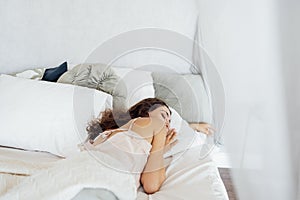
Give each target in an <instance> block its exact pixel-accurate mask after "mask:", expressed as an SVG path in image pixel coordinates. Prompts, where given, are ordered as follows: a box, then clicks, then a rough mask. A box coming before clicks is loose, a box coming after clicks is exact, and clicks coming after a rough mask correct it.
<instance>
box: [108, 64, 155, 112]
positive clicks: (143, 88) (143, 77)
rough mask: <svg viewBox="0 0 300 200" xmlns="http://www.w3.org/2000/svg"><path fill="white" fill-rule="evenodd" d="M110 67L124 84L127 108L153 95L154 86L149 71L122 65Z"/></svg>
mask: <svg viewBox="0 0 300 200" xmlns="http://www.w3.org/2000/svg"><path fill="white" fill-rule="evenodd" d="M112 69H113V70H114V71H115V73H116V74H117V75H118V76H119V77H120V78H121V79H122V80H123V81H124V83H125V85H126V88H127V97H126V106H127V108H129V107H131V106H132V105H134V104H136V103H137V102H139V101H141V100H143V99H146V98H153V97H154V87H153V79H152V76H151V72H149V71H143V70H138V69H129V68H122V67H112Z"/></svg>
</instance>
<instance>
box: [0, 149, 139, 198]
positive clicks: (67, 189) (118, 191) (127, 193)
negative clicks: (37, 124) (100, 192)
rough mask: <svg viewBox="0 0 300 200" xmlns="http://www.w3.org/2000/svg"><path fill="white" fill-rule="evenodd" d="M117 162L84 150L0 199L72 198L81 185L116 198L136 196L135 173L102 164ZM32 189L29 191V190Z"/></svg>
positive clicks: (98, 153)
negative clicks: (111, 194) (104, 191)
mask: <svg viewBox="0 0 300 200" xmlns="http://www.w3.org/2000/svg"><path fill="white" fill-rule="evenodd" d="M111 162H118V161H117V160H114V158H112V157H110V156H108V155H106V154H103V153H101V152H94V151H93V152H88V151H83V152H80V153H78V154H77V155H75V156H73V157H70V158H67V159H64V160H60V161H57V162H55V164H53V166H50V167H48V168H45V169H42V170H40V171H39V172H37V173H34V174H33V175H31V176H28V177H25V178H23V179H22V181H20V182H19V183H17V184H16V185H15V186H14V187H13V188H11V189H10V190H8V191H7V192H6V193H5V194H4V195H2V196H0V199H1V200H2V199H20V200H22V199H37V200H38V199H49V200H50V199H55V200H57V199H64V200H65V199H72V198H73V197H75V196H76V194H78V193H79V192H80V191H81V190H82V189H84V188H103V189H106V190H109V191H111V192H112V193H113V194H114V195H116V196H117V198H118V199H120V200H122V199H124V200H127V199H128V200H132V199H136V195H137V188H136V184H135V178H134V174H129V173H126V172H120V171H117V170H115V169H112V168H109V167H107V166H106V165H105V164H104V163H111ZM28 191H32V192H28Z"/></svg>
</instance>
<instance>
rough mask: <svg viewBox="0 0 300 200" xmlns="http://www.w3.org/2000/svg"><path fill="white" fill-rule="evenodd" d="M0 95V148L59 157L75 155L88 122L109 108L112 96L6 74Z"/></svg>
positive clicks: (0, 79)
mask: <svg viewBox="0 0 300 200" xmlns="http://www.w3.org/2000/svg"><path fill="white" fill-rule="evenodd" d="M0 94H1V98H0V110H1V112H0V122H1V126H0V133H1V134H0V145H3V146H11V147H17V148H22V149H27V150H39V151H47V152H50V153H53V154H56V155H60V156H69V155H71V154H73V153H74V152H78V148H77V144H79V143H81V142H82V141H83V140H84V139H85V138H86V136H87V134H86V131H85V127H86V125H87V123H88V121H90V120H91V119H92V118H93V117H94V116H98V114H99V112H101V111H103V110H104V109H105V108H112V96H111V95H109V94H106V93H104V92H101V91H98V90H94V89H89V88H84V87H79V86H74V85H68V84H59V83H52V82H46V81H36V80H29V79H23V78H17V77H12V76H8V75H1V76H0Z"/></svg>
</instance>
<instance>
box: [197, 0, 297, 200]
mask: <svg viewBox="0 0 300 200" xmlns="http://www.w3.org/2000/svg"><path fill="white" fill-rule="evenodd" d="M197 3H198V9H199V23H198V25H199V29H200V31H199V34H200V36H199V38H200V39H201V44H202V45H203V47H204V49H205V50H206V52H207V53H208V55H209V56H210V58H211V59H212V61H213V62H214V63H215V64H216V68H217V70H218V71H219V73H220V76H221V78H222V80H223V86H224V90H225V97H226V98H225V102H226V104H225V123H224V127H223V131H222V135H223V138H224V145H225V148H226V150H227V153H228V154H229V156H230V159H231V162H232V166H233V169H232V170H233V178H234V183H235V186H236V189H237V193H238V195H239V198H240V199H242V200H244V199H257V200H260V199H262V200H265V199H274V200H282V199H296V191H297V187H298V186H297V183H298V177H299V144H298V143H299V134H298V133H297V132H299V130H300V129H299V125H297V124H299V119H300V118H299V114H298V113H299V102H300V101H299V93H298V94H297V91H298V90H299V83H300V82H299V81H298V80H299V74H300V73H299V60H298V59H299V38H297V37H298V36H299V35H300V34H299V20H298V21H295V20H296V19H300V16H299V13H300V12H299V5H296V1H292V0H291V1H279V0H278V1H273V0H265V1H259V0H254V1H240V0H229V1H220V0H212V1H205V0H197ZM297 4H298V3H297ZM297 9H298V11H297ZM291 11H292V12H291ZM291 20H292V21H291ZM282 30H283V31H282ZM291 33H292V34H291ZM297 33H298V34H297ZM291 36H293V37H291ZM296 44H298V46H297V48H296V47H295V45H296ZM282 46H284V47H285V48H282ZM297 50H298V51H297ZM297 66H298V68H297ZM297 72H298V73H297ZM212 92H213V91H212ZM297 109H298V110H297ZM298 197H299V196H298Z"/></svg>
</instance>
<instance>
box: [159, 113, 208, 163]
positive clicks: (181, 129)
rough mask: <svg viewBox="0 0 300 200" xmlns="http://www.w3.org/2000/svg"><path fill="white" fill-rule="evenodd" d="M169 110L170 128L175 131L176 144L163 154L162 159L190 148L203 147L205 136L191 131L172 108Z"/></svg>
mask: <svg viewBox="0 0 300 200" xmlns="http://www.w3.org/2000/svg"><path fill="white" fill-rule="evenodd" d="M170 110H171V112H172V115H171V124H170V127H171V128H175V130H176V131H177V144H176V145H174V146H173V147H172V148H171V149H170V150H169V151H167V152H166V153H165V154H164V158H167V157H169V156H172V155H175V154H178V153H184V152H185V151H186V150H188V149H190V148H193V147H195V146H199V145H203V144H204V143H205V141H206V135H205V134H203V133H201V132H197V131H195V130H194V129H192V128H191V127H190V126H189V124H188V123H187V122H186V121H185V120H184V119H182V117H181V116H180V115H179V114H178V112H177V111H176V110H174V109H173V108H170Z"/></svg>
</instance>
